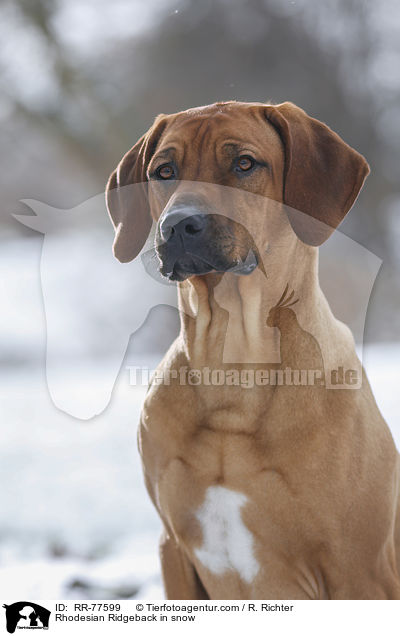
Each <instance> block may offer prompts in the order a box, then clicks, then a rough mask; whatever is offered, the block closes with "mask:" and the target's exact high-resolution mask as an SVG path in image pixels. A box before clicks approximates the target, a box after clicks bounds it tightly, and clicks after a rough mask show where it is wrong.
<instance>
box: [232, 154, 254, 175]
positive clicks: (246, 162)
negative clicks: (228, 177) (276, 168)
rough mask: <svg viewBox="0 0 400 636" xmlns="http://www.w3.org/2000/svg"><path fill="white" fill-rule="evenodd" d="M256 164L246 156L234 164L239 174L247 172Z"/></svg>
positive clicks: (251, 158)
mask: <svg viewBox="0 0 400 636" xmlns="http://www.w3.org/2000/svg"><path fill="white" fill-rule="evenodd" d="M255 164H256V162H255V160H254V159H253V157H249V156H248V155H242V156H241V157H239V159H238V160H237V162H236V169H237V170H238V171H240V172H248V171H249V170H251V169H252V168H254V166H255Z"/></svg>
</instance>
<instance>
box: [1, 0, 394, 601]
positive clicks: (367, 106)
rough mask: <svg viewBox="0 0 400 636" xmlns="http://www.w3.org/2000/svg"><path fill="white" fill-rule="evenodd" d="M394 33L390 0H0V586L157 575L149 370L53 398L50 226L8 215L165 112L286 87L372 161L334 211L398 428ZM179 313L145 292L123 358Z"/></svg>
mask: <svg viewBox="0 0 400 636" xmlns="http://www.w3.org/2000/svg"><path fill="white" fill-rule="evenodd" d="M399 34H400V8H399V5H398V3H397V2H396V0H382V1H381V2H374V1H373V0H329V2H320V3H318V2H315V1H314V0H240V1H239V0H214V1H209V0H202V1H201V2H200V1H199V0H197V1H196V0H180V1H178V2H177V1H175V2H173V1H172V0H171V1H170V0H148V1H147V2H146V3H144V2H140V1H139V0H113V2H109V1H108V0H97V1H96V2H95V1H94V0H12V1H7V0H3V2H2V3H1V5H0V42H1V47H0V120H1V126H0V140H1V146H0V153H1V154H0V157H1V166H2V169H1V171H0V185H1V192H2V196H1V208H0V215H1V218H0V220H1V235H0V236H1V242H2V248H1V252H0V263H1V266H2V275H1V276H2V277H1V280H0V284H1V286H2V293H1V312H0V327H1V331H2V338H1V371H0V372H1V380H2V382H1V384H2V386H1V389H0V393H1V395H0V397H1V405H2V407H3V414H2V424H1V427H2V447H1V448H0V459H1V465H0V483H1V484H2V491H3V492H2V500H1V501H2V503H1V505H0V596H2V597H3V598H17V597H18V598H19V597H21V598H22V597H23V596H25V597H31V598H37V599H40V598H46V597H47V598H57V597H64V598H65V597H67V596H70V597H74V598H81V597H83V598H84V597H89V598H90V597H91V598H113V597H116V598H124V597H132V596H134V595H135V594H136V595H138V596H140V597H143V596H146V595H148V596H153V597H155V596H160V594H161V590H160V587H159V584H160V580H159V573H158V562H157V554H156V549H155V545H156V541H157V535H158V532H159V523H158V520H157V517H156V515H155V513H154V512H153V510H152V507H151V505H150V504H149V502H148V497H147V495H146V494H145V492H144V488H143V485H142V478H141V472H140V466H139V463H138V459H137V454H136V439H135V426H136V422H137V418H138V412H139V409H140V403H141V401H142V399H143V396H144V389H143V388H140V387H136V388H133V387H129V386H128V382H127V374H126V373H125V372H124V371H121V373H120V376H119V380H118V384H117V387H116V390H115V392H114V395H113V399H112V402H111V405H110V407H109V408H108V409H107V410H106V411H105V412H104V413H103V414H102V415H101V416H99V417H98V418H95V419H94V420H93V421H91V422H88V423H84V422H79V421H77V420H73V419H72V418H71V417H69V416H67V415H65V414H63V413H61V412H60V411H58V410H57V409H56V408H55V407H54V405H53V404H52V403H51V400H50V398H49V396H48V393H47V391H46V384H45V371H44V360H45V322H44V315H43V304H42V298H41V289H40V279H39V261H40V253H41V246H42V241H43V236H42V235H41V234H39V233H36V232H34V231H32V230H30V229H28V228H26V227H24V226H22V225H21V224H19V223H17V221H16V220H15V219H14V218H13V217H12V216H11V214H12V213H26V214H29V208H28V207H27V206H26V205H24V204H22V203H20V202H19V201H20V199H24V198H25V199H27V198H29V199H37V200H39V201H44V202H46V203H47V204H49V205H51V206H54V207H56V208H65V209H72V208H74V207H75V206H77V205H78V204H79V203H81V202H82V201H84V200H86V199H88V198H90V197H92V196H94V195H96V194H98V193H99V192H102V191H103V189H104V184H105V182H106V180H107V177H108V175H109V173H110V172H111V170H112V169H113V168H114V167H115V165H116V163H117V161H118V160H119V159H120V157H121V156H122V154H123V153H125V152H126V151H127V150H128V149H129V147H130V146H131V145H133V143H134V142H135V141H136V139H137V138H138V137H139V136H140V135H141V134H143V132H144V131H145V130H146V129H147V128H148V127H149V126H150V124H151V123H152V120H153V118H154V117H155V116H156V115H157V114H158V113H160V112H166V113H169V112H175V111H178V110H182V109H185V108H189V107H192V106H197V105H201V104H205V103H211V102H214V101H219V100H226V99H237V100H243V101H253V100H254V101H267V100H272V101H274V102H279V101H284V100H291V101H293V102H295V103H296V104H298V105H299V106H301V107H303V108H304V109H305V110H306V111H307V112H308V113H309V114H310V115H313V116H315V117H317V118H318V119H320V120H322V121H324V122H326V123H327V124H328V125H330V126H331V127H332V128H333V129H334V130H335V131H337V132H338V133H339V134H340V135H341V136H342V137H343V138H344V139H345V140H346V141H347V142H348V143H349V144H350V145H352V146H354V147H355V148H356V149H357V150H359V151H360V152H361V153H363V154H364V155H365V156H366V158H367V159H368V161H369V163H370V166H371V171H372V173H371V175H370V177H369V178H368V180H367V184H366V187H365V189H364V190H363V192H362V194H361V196H360V198H359V200H358V202H357V204H356V206H355V207H354V209H353V210H352V212H351V213H350V214H349V216H348V218H347V219H346V220H345V222H344V223H343V225H342V226H341V230H342V231H343V232H344V233H345V234H347V235H348V236H349V237H351V238H352V239H354V240H355V241H357V242H358V243H360V244H361V245H363V246H364V247H365V248H367V249H368V250H370V251H371V252H373V253H374V254H376V255H377V256H378V257H379V258H380V259H381V260H382V261H383V264H382V268H381V270H380V272H379V275H378V278H377V281H376V284H375V287H374V290H373V293H372V296H371V301H370V306H369V313H368V316H367V324H366V331H365V338H364V343H366V344H367V345H368V347H367V353H366V356H365V363H366V366H367V371H368V372H369V375H370V377H371V381H372V384H373V387H374V391H375V394H376V396H377V400H378V403H379V406H380V407H381V409H382V410H383V413H384V415H385V417H386V418H387V420H388V421H389V423H390V425H391V427H392V430H393V432H394V435H395V436H398V438H399V437H400V436H399V433H398V431H399V430H400V422H399V416H398V408H397V404H396V392H397V384H398V381H399V379H400V377H399V371H398V366H399V365H398V354H399V351H400V348H399V345H398V344H397V343H398V341H399V339H400V320H399V319H398V314H399V291H400V276H399V273H400V252H399V250H398V242H399V240H400V192H399V182H400V174H399V173H400V108H399V104H400V72H399V69H400V37H399ZM97 214H98V218H97V219H96V211H95V212H94V215H95V218H94V219H93V218H92V220H91V221H90V222H89V223H88V231H90V228H91V226H92V224H93V222H95V221H96V220H97V223H98V227H103V226H104V232H106V231H110V230H111V228H110V227H109V224H108V220H106V219H105V216H104V215H105V212H104V207H103V206H100V207H99V209H98V212H97ZM63 231H64V230H63ZM72 240H73V236H72ZM63 241H65V245H68V243H67V237H64V235H63V233H62V232H61V230H60V245H61V244H62V242H63ZM68 241H71V235H70V234H69V235H68ZM60 253H61V252H60ZM64 253H66V254H68V248H67V249H66V252H64ZM66 257H67V256H66ZM359 275H360V276H362V275H363V273H362V272H360V273H359ZM335 280H336V279H333V280H332V282H331V287H332V288H333V291H334V293H336V295H337V299H338V302H340V296H341V290H340V284H339V283H337V284H336V283H335ZM335 285H336V291H335ZM172 291H173V290H172ZM160 320H162V324H163V330H162V331H161V333H160V330H159V329H158V330H157V333H158V334H159V336H158V339H156V340H154V338H153V337H152V334H154V332H155V329H153V328H152V326H151V325H154V324H155V323H156V322H157V323H158V324H160ZM149 325H150V326H149ZM102 328H103V329H104V325H102ZM90 329H91V330H93V329H96V324H93V325H91V326H90ZM176 329H177V321H176V312H175V311H174V310H173V309H172V308H171V307H159V308H155V309H154V310H152V312H151V315H150V317H149V320H148V321H147V324H146V325H145V326H144V327H143V328H142V329H141V331H140V332H139V333H138V334H136V336H135V337H134V338H132V339H131V343H130V348H129V351H128V354H127V359H126V360H128V361H129V360H130V359H132V360H134V363H138V360H139V358H140V356H141V355H144V353H146V354H147V358H146V361H147V363H148V364H149V360H150V359H151V360H154V362H155V361H156V360H157V359H158V358H159V357H160V356H161V355H162V353H163V351H164V350H165V348H166V347H167V346H168V343H169V342H170V340H171V339H172V337H173V335H174V333H175V332H176ZM110 337H111V334H110ZM149 356H150V357H149ZM126 363H127V362H126V361H125V365H126ZM99 368H101V358H99ZM122 368H123V369H124V365H123V367H122ZM78 373H79V368H77V374H78ZM396 374H397V375H396ZM85 390H86V387H85V386H82V391H83V392H84V391H85ZM3 432H4V434H3Z"/></svg>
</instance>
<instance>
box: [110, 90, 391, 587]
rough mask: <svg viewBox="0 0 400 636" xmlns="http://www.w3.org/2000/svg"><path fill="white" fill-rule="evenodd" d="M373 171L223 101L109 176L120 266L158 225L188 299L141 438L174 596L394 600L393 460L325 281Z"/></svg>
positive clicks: (310, 136) (288, 121)
mask: <svg viewBox="0 0 400 636" xmlns="http://www.w3.org/2000/svg"><path fill="white" fill-rule="evenodd" d="M368 172H369V167H368V164H367V162H366V161H365V159H364V158H363V157H362V156H361V155H360V154H359V153H358V152H356V151H355V150H353V149H352V148H351V147H350V146H348V145H347V144H346V143H345V142H344V141H343V140H342V139H341V138H340V137H339V136H338V135H337V134H336V133H334V132H333V131H332V130H330V128H328V126H326V125H325V124H323V123H321V122H319V121H318V120H316V119H313V118H312V117H309V116H308V115H307V114H306V113H305V112H304V111H303V110H301V109H300V108H298V107H297V106H295V105H294V104H291V103H288V102H286V103H283V104H279V105H271V104H261V103H239V102H226V103H217V104H213V105H211V106H205V107H201V108H193V109H190V110H187V111H184V112H180V113H177V114H173V115H160V116H158V117H157V119H156V120H155V123H154V125H153V126H152V127H151V128H150V130H149V131H148V132H147V133H146V134H145V135H144V136H143V137H142V138H141V139H140V140H139V141H138V142H137V143H136V144H135V146H133V148H132V149H131V150H130V151H129V152H128V153H127V154H126V155H125V156H124V157H123V159H122V160H121V162H120V163H119V165H118V167H117V168H116V170H115V171H114V172H113V173H112V175H111V177H110V180H109V183H108V186H107V204H108V209H109V212H110V215H111V219H112V222H113V224H114V227H115V231H116V236H115V242H114V254H115V256H116V257H117V258H118V259H119V260H120V261H122V262H126V261H130V260H132V259H133V258H135V257H136V256H137V255H138V253H139V252H140V251H141V249H142V247H143V245H144V243H145V241H146V239H147V236H148V233H149V230H150V228H151V226H152V224H153V222H154V223H155V227H156V234H155V252H156V255H157V258H158V262H159V268H160V272H161V274H162V275H163V276H164V277H165V278H166V279H168V280H170V281H176V285H177V288H178V295H179V307H180V315H181V331H180V335H179V336H178V338H177V339H176V340H175V342H174V343H173V344H172V346H171V348H170V349H169V351H168V352H167V354H166V356H165V357H164V359H163V361H162V362H161V364H160V366H159V368H158V371H157V373H156V374H155V376H154V378H153V381H152V384H151V386H150V387H149V391H148V394H147V397H146V400H145V403H144V407H143V411H142V415H141V422H140V427H139V449H140V453H141V457H142V460H143V468H144V475H145V482H146V486H147V489H148V492H149V494H150V497H151V499H152V501H153V503H154V505H155V507H156V509H157V511H158V513H159V515H160V517H161V519H162V522H163V525H164V528H165V532H164V535H163V537H162V542H161V562H162V571H163V578H164V584H165V589H166V594H167V596H168V598H171V599H208V598H209V599H400V577H399V571H400V507H399V494H398V493H399V455H398V453H397V451H396V448H395V445H394V442H393V439H392V437H391V434H390V432H389V429H388V427H387V425H386V423H385V422H384V420H383V418H382V416H381V415H380V412H379V410H378V408H377V406H376V403H375V401H374V398H373V395H372V392H371V389H370V387H369V385H368V381H367V379H366V377H365V375H364V374H363V372H362V367H361V366H360V363H359V361H358V358H357V356H356V353H355V348H354V341H353V337H352V334H351V332H350V330H349V329H348V328H347V327H346V326H345V325H343V324H342V323H341V322H339V321H338V320H336V319H335V317H334V316H333V314H332V312H331V310H330V307H329V305H328V302H327V300H326V299H325V296H324V295H323V293H322V291H321V289H320V286H319V283H318V246H319V245H321V244H322V243H323V242H324V241H325V240H326V239H327V238H328V237H329V235H330V234H331V232H333V231H334V229H335V228H336V227H337V226H338V225H339V223H340V222H341V221H342V219H343V218H344V216H345V215H346V213H347V212H348V211H349V209H350V208H351V206H352V205H353V203H354V201H355V199H356V197H357V195H358V193H359V191H360V189H361V187H362V184H363V181H364V179H365V177H366V175H367V174H368ZM133 186H134V187H133ZM160 328H162V326H160ZM334 369H336V371H334ZM335 373H336V375H335ZM358 374H359V376H358ZM338 375H340V376H341V378H340V379H338ZM328 376H329V378H330V380H329V378H328ZM166 378H168V379H167V380H166ZM249 378H251V379H252V381H251V383H250V384H249ZM328 380H329V381H328ZM346 382H347V385H346Z"/></svg>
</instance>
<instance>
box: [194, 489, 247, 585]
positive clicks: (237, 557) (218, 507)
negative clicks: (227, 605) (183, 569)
mask: <svg viewBox="0 0 400 636" xmlns="http://www.w3.org/2000/svg"><path fill="white" fill-rule="evenodd" d="M247 501H248V500H247V497H246V496H245V495H243V493H240V492H235V491H234V490H229V489H228V488H224V487H223V486H211V487H210V488H208V489H207V492H206V497H205V500H204V503H203V505H202V506H201V508H199V509H198V511H197V512H196V517H197V519H198V520H199V521H200V523H201V528H202V531H203V545H202V546H201V548H197V549H196V550H195V554H196V556H197V558H198V559H199V560H200V561H201V563H202V564H203V565H204V566H205V567H206V568H207V569H209V570H211V572H213V573H214V574H224V573H225V572H226V571H228V570H232V569H233V570H236V571H237V572H238V573H239V575H240V577H241V578H242V579H243V580H244V581H245V582H246V583H251V581H252V580H253V579H254V577H255V576H256V574H257V572H258V569H259V565H258V562H257V560H256V558H255V556H254V551H253V535H252V534H251V532H250V531H249V530H248V528H246V526H245V525H244V523H243V521H242V517H241V507H242V506H243V505H244V504H246V503H247Z"/></svg>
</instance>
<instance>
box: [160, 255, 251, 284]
mask: <svg viewBox="0 0 400 636" xmlns="http://www.w3.org/2000/svg"><path fill="white" fill-rule="evenodd" d="M157 256H158V258H159V261H160V272H161V274H162V275H163V276H164V277H165V278H167V279H168V280H170V281H177V282H180V281H183V280H186V278H189V277H190V276H203V275H204V274H209V273H210V272H219V273H226V272H232V273H234V274H237V275H239V276H249V274H251V273H252V272H253V271H254V270H255V269H256V267H257V266H258V263H259V260H258V256H257V254H256V251H255V250H253V249H249V251H248V253H247V256H246V258H245V259H244V260H243V259H241V258H240V257H239V258H235V259H234V260H233V261H229V260H227V259H225V258H216V259H206V258H204V257H202V256H199V255H198V254H190V253H185V254H183V255H181V256H179V257H178V258H175V259H168V258H167V259H165V257H163V256H161V255H160V254H159V252H158V250H157ZM212 260H213V261H214V262H211V261H212Z"/></svg>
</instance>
